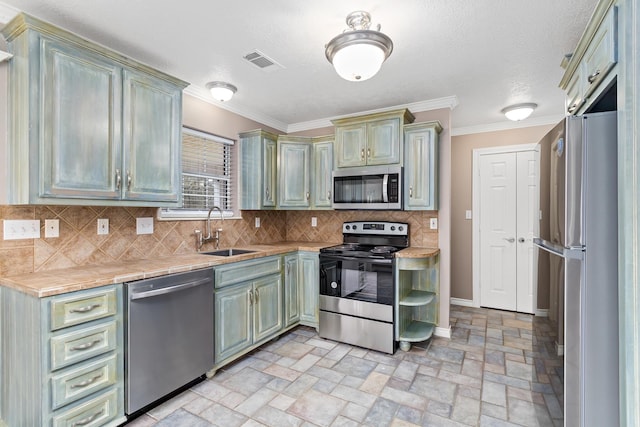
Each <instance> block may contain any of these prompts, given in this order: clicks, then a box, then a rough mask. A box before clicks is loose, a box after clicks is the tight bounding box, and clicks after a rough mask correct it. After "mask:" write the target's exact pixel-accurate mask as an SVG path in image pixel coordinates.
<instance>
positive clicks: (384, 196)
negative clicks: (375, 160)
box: [382, 173, 389, 203]
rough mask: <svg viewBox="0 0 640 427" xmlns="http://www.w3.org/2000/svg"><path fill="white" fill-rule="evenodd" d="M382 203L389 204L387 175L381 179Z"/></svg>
mask: <svg viewBox="0 0 640 427" xmlns="http://www.w3.org/2000/svg"><path fill="white" fill-rule="evenodd" d="M382 201H383V202H384V203H389V174H388V173H385V174H384V178H382Z"/></svg>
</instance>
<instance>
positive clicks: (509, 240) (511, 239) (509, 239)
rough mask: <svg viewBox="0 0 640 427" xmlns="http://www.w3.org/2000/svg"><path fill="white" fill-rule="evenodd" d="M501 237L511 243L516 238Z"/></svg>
mask: <svg viewBox="0 0 640 427" xmlns="http://www.w3.org/2000/svg"><path fill="white" fill-rule="evenodd" d="M503 239H504V240H506V241H507V242H509V243H513V242H515V241H516V238H515V237H509V238H508V239H507V238H506V237H503Z"/></svg>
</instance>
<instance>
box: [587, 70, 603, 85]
mask: <svg viewBox="0 0 640 427" xmlns="http://www.w3.org/2000/svg"><path fill="white" fill-rule="evenodd" d="M599 75H600V70H596V72H595V73H593V74H590V75H589V77H587V81H588V82H589V84H591V83H593V82H595V81H596V79H597V78H598V76H599Z"/></svg>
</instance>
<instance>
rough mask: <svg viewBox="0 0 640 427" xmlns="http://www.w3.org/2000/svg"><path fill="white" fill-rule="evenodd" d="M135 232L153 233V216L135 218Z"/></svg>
mask: <svg viewBox="0 0 640 427" xmlns="http://www.w3.org/2000/svg"><path fill="white" fill-rule="evenodd" d="M136 233H137V234H153V217H149V218H136Z"/></svg>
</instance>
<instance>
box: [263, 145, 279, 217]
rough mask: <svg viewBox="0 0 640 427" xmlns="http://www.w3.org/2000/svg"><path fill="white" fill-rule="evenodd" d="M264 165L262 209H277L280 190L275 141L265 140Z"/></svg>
mask: <svg viewBox="0 0 640 427" xmlns="http://www.w3.org/2000/svg"><path fill="white" fill-rule="evenodd" d="M263 150H264V151H263V163H262V180H263V183H264V185H263V195H262V207H271V208H273V207H275V206H276V200H277V199H276V194H277V189H278V171H277V167H276V166H277V163H278V149H277V144H276V141H275V140H272V139H267V138H264V139H263Z"/></svg>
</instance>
